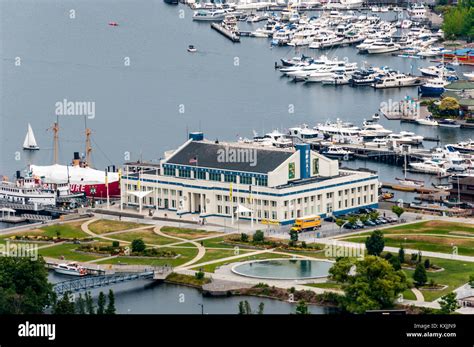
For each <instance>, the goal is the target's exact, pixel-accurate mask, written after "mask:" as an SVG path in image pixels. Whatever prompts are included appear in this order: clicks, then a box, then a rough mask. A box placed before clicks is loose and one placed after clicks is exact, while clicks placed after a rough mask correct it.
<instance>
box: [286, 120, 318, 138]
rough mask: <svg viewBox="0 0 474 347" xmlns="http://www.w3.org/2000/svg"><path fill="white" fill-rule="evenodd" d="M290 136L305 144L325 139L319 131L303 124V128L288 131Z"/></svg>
mask: <svg viewBox="0 0 474 347" xmlns="http://www.w3.org/2000/svg"><path fill="white" fill-rule="evenodd" d="M288 135H289V136H290V137H295V138H297V139H299V140H301V141H303V142H306V141H313V140H319V139H323V138H324V136H323V135H322V134H321V133H320V132H319V131H317V130H316V129H312V128H310V127H308V125H306V124H303V125H302V126H301V127H294V128H290V129H288Z"/></svg>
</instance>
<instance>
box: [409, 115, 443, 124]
mask: <svg viewBox="0 0 474 347" xmlns="http://www.w3.org/2000/svg"><path fill="white" fill-rule="evenodd" d="M415 121H416V122H417V123H418V124H420V125H429V126H438V122H437V121H436V120H434V119H433V117H431V116H428V117H426V118H418V119H416V120H415Z"/></svg>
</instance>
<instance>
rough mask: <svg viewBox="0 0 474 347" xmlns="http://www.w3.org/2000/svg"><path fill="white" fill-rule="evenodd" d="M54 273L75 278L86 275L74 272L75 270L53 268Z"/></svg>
mask: <svg viewBox="0 0 474 347" xmlns="http://www.w3.org/2000/svg"><path fill="white" fill-rule="evenodd" d="M54 271H55V272H57V273H58V274H61V275H68V276H76V277H82V276H86V273H80V272H79V271H76V270H67V269H58V268H55V269H54Z"/></svg>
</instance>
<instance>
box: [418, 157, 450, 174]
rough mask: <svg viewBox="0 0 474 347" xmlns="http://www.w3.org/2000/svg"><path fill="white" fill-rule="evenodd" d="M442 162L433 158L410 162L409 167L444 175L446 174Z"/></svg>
mask: <svg viewBox="0 0 474 347" xmlns="http://www.w3.org/2000/svg"><path fill="white" fill-rule="evenodd" d="M443 164H444V163H443V162H437V161H433V160H425V161H423V162H419V163H410V167H411V168H412V169H414V170H415V171H418V172H423V173H428V174H436V175H444V174H446V169H445V168H443Z"/></svg>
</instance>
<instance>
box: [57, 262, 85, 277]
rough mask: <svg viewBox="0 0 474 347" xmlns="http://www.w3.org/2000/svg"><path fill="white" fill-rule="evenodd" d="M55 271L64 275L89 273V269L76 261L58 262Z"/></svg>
mask: <svg viewBox="0 0 474 347" xmlns="http://www.w3.org/2000/svg"><path fill="white" fill-rule="evenodd" d="M54 271H55V272H57V273H60V274H63V275H70V276H80V277H82V276H86V275H87V270H86V269H85V268H84V267H82V266H80V265H79V264H77V263H76V262H73V263H69V264H66V263H63V264H57V265H56V266H54Z"/></svg>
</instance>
